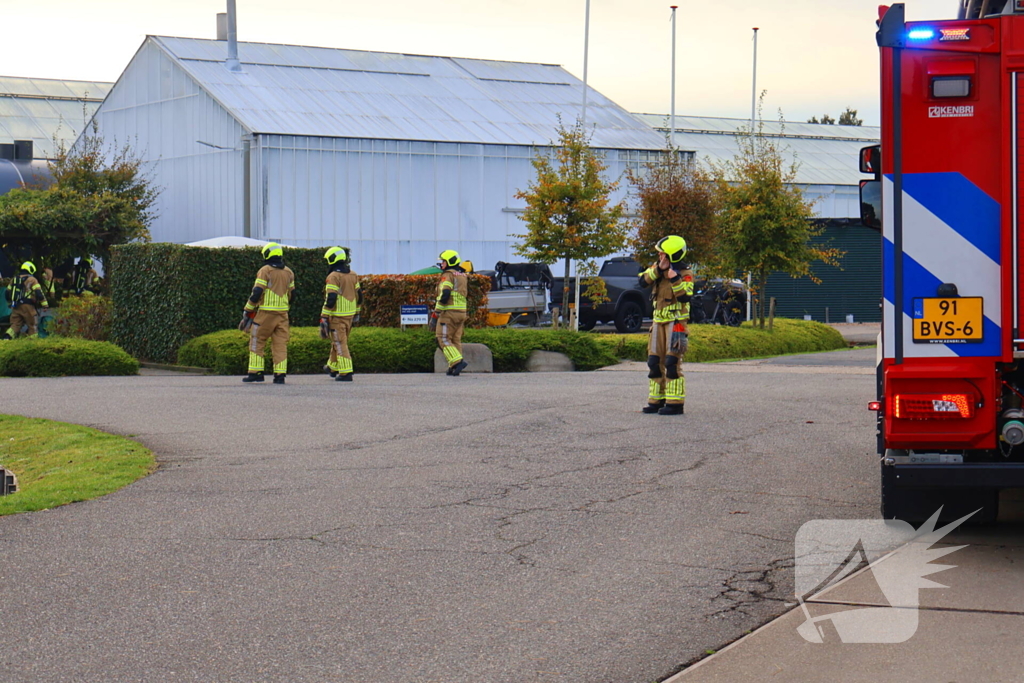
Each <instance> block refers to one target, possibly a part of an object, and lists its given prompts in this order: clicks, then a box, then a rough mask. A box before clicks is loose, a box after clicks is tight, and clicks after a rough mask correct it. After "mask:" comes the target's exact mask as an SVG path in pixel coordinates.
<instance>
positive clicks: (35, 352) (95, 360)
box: [0, 337, 139, 377]
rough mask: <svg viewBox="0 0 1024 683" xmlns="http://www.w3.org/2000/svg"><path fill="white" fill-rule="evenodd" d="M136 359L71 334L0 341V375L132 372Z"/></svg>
mask: <svg viewBox="0 0 1024 683" xmlns="http://www.w3.org/2000/svg"><path fill="white" fill-rule="evenodd" d="M138 372H139V362H138V361H137V360H135V359H134V358H132V357H131V356H129V355H128V354H127V353H125V352H124V350H123V349H120V348H118V347H117V346H115V345H114V344H110V343H108V342H101V341H89V340H87V339H73V338H71V337H48V338H46V339H38V338H32V337H29V338H23V339H15V340H13V341H5V342H0V376H4V377H62V376H66V375H136V374H138Z"/></svg>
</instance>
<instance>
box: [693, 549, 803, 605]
mask: <svg viewBox="0 0 1024 683" xmlns="http://www.w3.org/2000/svg"><path fill="white" fill-rule="evenodd" d="M794 566H795V561H794V558H792V557H784V558H780V559H777V560H772V561H771V562H769V563H768V566H767V567H765V568H764V569H745V570H744V569H741V570H736V571H733V573H732V574H731V575H730V576H729V577H728V578H726V579H725V581H723V582H722V586H721V588H720V589H719V592H718V595H716V596H715V597H714V598H712V599H711V604H712V605H714V604H715V603H716V602H717V603H719V604H721V603H722V602H724V603H725V606H724V607H722V608H720V609H718V610H716V611H715V612H712V613H711V614H709V615H707V617H708V618H709V619H713V618H715V617H719V616H723V615H727V614H732V613H738V614H743V615H744V616H748V617H753V616H755V615H753V614H751V613H750V612H748V611H747V610H746V608H747V607H749V606H750V605H753V604H755V603H760V602H763V601H768V602H781V603H785V602H786V599H785V598H779V597H775V596H773V595H770V594H771V593H774V592H775V590H776V588H777V585H776V583H777V579H776V578H775V575H776V572H781V571H785V570H787V569H792V568H793V567H794Z"/></svg>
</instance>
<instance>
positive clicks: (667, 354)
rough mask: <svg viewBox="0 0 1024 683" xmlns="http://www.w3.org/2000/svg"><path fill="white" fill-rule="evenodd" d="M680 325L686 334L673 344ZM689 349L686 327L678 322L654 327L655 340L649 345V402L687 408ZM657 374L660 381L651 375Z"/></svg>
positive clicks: (658, 323) (653, 338)
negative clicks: (685, 368)
mask: <svg viewBox="0 0 1024 683" xmlns="http://www.w3.org/2000/svg"><path fill="white" fill-rule="evenodd" d="M675 325H680V326H681V328H682V333H681V335H680V334H677V335H676V344H675V346H673V344H672V330H673V327H674V326H675ZM687 345H688V337H687V329H686V323H684V322H682V321H678V320H670V321H668V322H655V323H651V338H650V342H649V343H648V345H647V365H648V367H649V368H650V372H649V373H648V379H649V380H650V391H649V393H648V396H647V402H648V403H652V404H657V403H661V401H663V400H664V401H665V403H667V404H668V405H683V403H685V402H686V379H685V378H684V377H683V370H682V366H681V363H682V360H683V356H685V355H686V348H687ZM652 374H656V375H658V376H657V377H651V376H650V375H652Z"/></svg>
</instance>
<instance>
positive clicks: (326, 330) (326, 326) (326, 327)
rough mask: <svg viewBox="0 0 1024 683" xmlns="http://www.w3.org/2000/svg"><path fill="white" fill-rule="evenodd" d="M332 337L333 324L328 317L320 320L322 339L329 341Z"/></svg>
mask: <svg viewBox="0 0 1024 683" xmlns="http://www.w3.org/2000/svg"><path fill="white" fill-rule="evenodd" d="M330 336H331V323H330V321H329V320H328V319H327V318H326V317H321V318H320V338H321V339H327V338H329V337H330Z"/></svg>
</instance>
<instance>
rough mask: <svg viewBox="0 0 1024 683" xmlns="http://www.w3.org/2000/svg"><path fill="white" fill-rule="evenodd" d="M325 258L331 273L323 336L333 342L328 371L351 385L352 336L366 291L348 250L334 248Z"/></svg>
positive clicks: (326, 294)
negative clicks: (349, 339) (353, 267)
mask: <svg viewBox="0 0 1024 683" xmlns="http://www.w3.org/2000/svg"><path fill="white" fill-rule="evenodd" d="M324 259H325V260H326V261H327V268H328V272H327V284H326V286H325V287H324V292H325V299H324V306H323V310H321V311H320V336H321V337H323V338H324V339H330V340H331V355H330V357H329V358H328V359H327V365H326V366H325V367H324V369H325V370H326V371H327V372H329V373H330V375H331V377H334V378H335V379H336V380H337V381H339V382H351V381H352V354H350V353H349V351H348V333H349V332H350V331H351V330H352V323H353V322H355V319H356V316H358V315H359V309H360V308H361V307H362V305H363V289H362V286H361V285H360V284H359V276H358V275H356V274H355V273H353V272H352V267H351V264H352V256H351V254H350V253H349V251H348V250H347V249H343V248H342V247H331V248H330V249H328V250H327V252H326V253H325V254H324Z"/></svg>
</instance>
